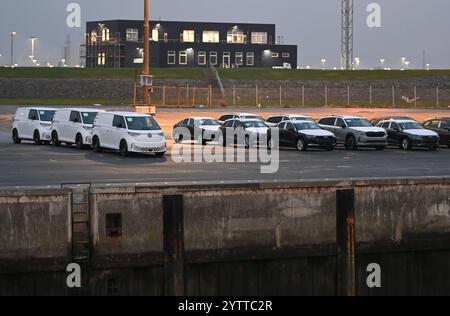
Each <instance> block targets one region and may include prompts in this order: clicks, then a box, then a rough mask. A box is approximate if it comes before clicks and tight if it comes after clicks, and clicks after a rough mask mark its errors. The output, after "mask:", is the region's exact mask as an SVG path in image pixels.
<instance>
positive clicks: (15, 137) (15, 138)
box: [12, 129, 22, 144]
mask: <svg viewBox="0 0 450 316" xmlns="http://www.w3.org/2000/svg"><path fill="white" fill-rule="evenodd" d="M12 139H13V142H14V144H20V143H21V142H22V140H21V139H20V138H19V132H18V131H17V130H16V129H14V130H13V132H12Z"/></svg>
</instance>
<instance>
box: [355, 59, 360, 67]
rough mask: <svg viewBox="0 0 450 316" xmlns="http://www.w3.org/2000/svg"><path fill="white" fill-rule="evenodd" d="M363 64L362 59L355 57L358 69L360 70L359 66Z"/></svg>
mask: <svg viewBox="0 0 450 316" xmlns="http://www.w3.org/2000/svg"><path fill="white" fill-rule="evenodd" d="M360 64H361V58H359V57H355V65H356V69H358V68H359V65H360Z"/></svg>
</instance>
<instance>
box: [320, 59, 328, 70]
mask: <svg viewBox="0 0 450 316" xmlns="http://www.w3.org/2000/svg"><path fill="white" fill-rule="evenodd" d="M321 62H322V69H323V70H325V64H326V63H327V60H326V59H325V58H324V59H322V60H321Z"/></svg>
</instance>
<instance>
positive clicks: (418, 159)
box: [0, 131, 450, 186]
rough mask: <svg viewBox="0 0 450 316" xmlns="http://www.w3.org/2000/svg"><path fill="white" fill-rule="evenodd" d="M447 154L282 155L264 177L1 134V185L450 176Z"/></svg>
mask: <svg viewBox="0 0 450 316" xmlns="http://www.w3.org/2000/svg"><path fill="white" fill-rule="evenodd" d="M449 154H450V150H449V149H441V150H439V151H437V152H429V151H426V150H415V151H412V152H403V151H401V150H398V149H389V150H386V151H385V152H376V151H373V150H362V151H359V152H347V151H345V150H343V149H339V150H336V151H334V152H324V151H310V152H306V153H298V152H296V151H295V150H286V151H281V153H280V169H279V171H278V172H277V173H275V174H270V175H269V174H266V175H264V174H261V173H260V166H261V165H260V164H259V163H214V164H210V163H205V162H203V163H183V164H177V163H175V162H173V160H172V157H171V156H170V155H168V156H167V157H166V158H154V157H148V156H133V157H128V158H122V157H120V156H119V155H118V154H116V153H113V152H105V153H101V154H96V153H94V152H92V151H90V150H82V151H80V150H77V149H75V148H67V147H59V148H56V147H51V146H34V145H32V144H30V143H24V144H21V145H14V144H12V143H11V141H10V139H9V132H7V131H0V175H1V176H0V186H27V185H59V184H62V183H86V182H92V183H118V182H126V183H144V182H145V183H147V182H193V181H225V182H228V181H243V182H248V181H262V180H265V181H275V180H280V181H282V180H321V179H342V178H345V179H349V178H371V177H377V178H382V177H410V176H450V162H449V159H448V157H449Z"/></svg>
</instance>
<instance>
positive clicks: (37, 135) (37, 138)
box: [33, 131, 42, 145]
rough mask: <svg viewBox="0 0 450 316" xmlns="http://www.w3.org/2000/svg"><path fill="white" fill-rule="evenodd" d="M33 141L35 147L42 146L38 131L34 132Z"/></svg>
mask: <svg viewBox="0 0 450 316" xmlns="http://www.w3.org/2000/svg"><path fill="white" fill-rule="evenodd" d="M33 141H34V144H35V145H42V142H41V136H40V135H39V132H38V131H34V134H33Z"/></svg>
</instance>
